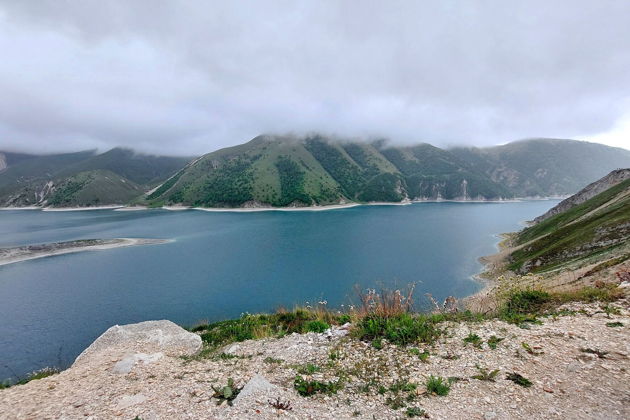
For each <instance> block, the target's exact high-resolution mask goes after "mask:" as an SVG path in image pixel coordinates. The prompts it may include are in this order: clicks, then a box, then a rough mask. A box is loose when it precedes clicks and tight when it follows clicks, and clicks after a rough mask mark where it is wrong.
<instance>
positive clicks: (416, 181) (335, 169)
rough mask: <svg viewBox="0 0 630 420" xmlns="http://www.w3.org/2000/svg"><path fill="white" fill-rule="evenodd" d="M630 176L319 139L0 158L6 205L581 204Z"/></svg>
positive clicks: (547, 154)
mask: <svg viewBox="0 0 630 420" xmlns="http://www.w3.org/2000/svg"><path fill="white" fill-rule="evenodd" d="M627 166H630V151H627V150H624V149H617V148H612V147H607V146H604V145H601V144H593V143H586V142H580V141H573V140H553V139H534V140H524V141H518V142H514V143H509V144H506V145H503V146H497V147H488V148H461V147H460V148H453V149H440V148H438V147H435V146H432V145H430V144H426V143H422V144H418V145H414V146H405V147H399V146H394V145H389V144H387V142H386V141H385V140H379V141H375V142H372V143H367V142H357V141H347V140H333V139H330V138H326V137H323V136H320V135H310V136H306V137H294V136H258V137H256V138H255V139H253V140H251V141H249V142H248V143H245V144H241V145H239V146H234V147H229V148H225V149H221V150H217V151H215V152H212V153H208V154H206V155H204V156H202V157H200V158H198V159H195V160H193V161H190V160H189V159H185V158H173V157H162V156H150V155H143V154H138V153H135V152H133V151H131V150H127V149H119V148H118V149H113V150H110V151H108V152H106V153H102V154H97V153H95V152H94V151H85V152H78V153H65V154H57V155H45V156H35V155H27V154H17V153H4V152H0V206H47V205H51V206H90V205H106V204H127V203H136V204H146V205H150V206H161V205H175V204H178V205H189V206H202V207H263V206H275V207H291V206H309V205H327V204H337V203H347V202H402V201H409V200H440V199H444V200H500V199H510V198H515V197H535V196H543V197H544V196H556V195H568V194H572V193H574V192H576V191H577V190H578V189H579V188H581V187H582V186H584V185H586V184H588V183H589V182H592V181H593V180H595V179H598V178H600V177H602V176H603V175H605V174H606V173H607V172H609V171H610V170H612V169H615V168H619V167H627Z"/></svg>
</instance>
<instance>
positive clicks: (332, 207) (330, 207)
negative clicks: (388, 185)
mask: <svg viewBox="0 0 630 420" xmlns="http://www.w3.org/2000/svg"><path fill="white" fill-rule="evenodd" d="M559 199H561V197H521V198H511V199H506V200H442V199H440V200H403V201H400V202H394V201H392V202H387V201H374V202H369V203H346V204H331V205H325V206H306V207H247V208H246V207H192V206H177V205H175V206H162V207H155V208H151V207H147V206H123V205H109V206H95V207H37V206H27V207H0V210H40V211H53V212H62V211H91V210H116V211H140V210H155V209H162V210H169V211H182V210H201V211H207V212H236V213H254V212H261V211H324V210H337V209H347V208H351V207H357V206H407V205H410V204H422V203H462V204H468V203H517V202H521V201H544V200H559Z"/></svg>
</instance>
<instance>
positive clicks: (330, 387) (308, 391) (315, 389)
mask: <svg viewBox="0 0 630 420" xmlns="http://www.w3.org/2000/svg"><path fill="white" fill-rule="evenodd" d="M293 387H294V388H295V390H296V391H297V392H298V394H300V395H301V396H303V397H309V396H311V395H315V394H318V393H319V394H336V393H337V391H339V390H340V389H341V388H343V384H342V382H341V379H339V380H337V381H334V382H333V381H330V382H322V381H308V380H306V379H304V378H302V377H301V376H300V375H297V376H296V377H295V381H294V382H293Z"/></svg>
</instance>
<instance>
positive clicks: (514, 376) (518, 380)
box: [505, 372, 532, 388]
mask: <svg viewBox="0 0 630 420" xmlns="http://www.w3.org/2000/svg"><path fill="white" fill-rule="evenodd" d="M505 378H506V379H509V380H510V381H512V382H514V383H515V384H517V385H520V386H522V387H525V388H529V387H530V386H532V382H531V381H530V380H529V379H527V378H526V377H524V376H523V375H521V374H518V373H516V372H512V373H508V374H507V376H506V377H505Z"/></svg>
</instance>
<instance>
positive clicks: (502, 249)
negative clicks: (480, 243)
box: [461, 232, 516, 312]
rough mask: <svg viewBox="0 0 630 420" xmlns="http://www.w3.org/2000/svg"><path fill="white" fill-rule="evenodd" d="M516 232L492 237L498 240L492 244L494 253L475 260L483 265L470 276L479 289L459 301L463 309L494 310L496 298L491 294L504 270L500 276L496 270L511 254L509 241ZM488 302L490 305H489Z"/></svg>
mask: <svg viewBox="0 0 630 420" xmlns="http://www.w3.org/2000/svg"><path fill="white" fill-rule="evenodd" d="M515 233H516V232H505V233H499V234H497V235H494V236H495V237H497V238H498V239H499V240H498V241H497V242H496V243H495V244H494V247H495V248H496V252H495V253H493V254H490V255H483V256H481V257H479V258H477V261H478V262H479V263H481V264H482V265H483V268H482V269H481V271H479V272H478V273H476V274H473V275H472V276H471V278H472V280H474V281H475V282H477V283H479V284H480V285H481V288H480V289H479V290H478V291H476V292H475V293H473V294H471V295H469V296H466V297H464V298H462V299H461V301H462V303H463V305H464V308H466V309H470V310H476V311H477V312H483V310H491V309H496V308H493V306H496V300H497V299H496V296H495V294H494V293H493V291H495V289H496V288H497V286H499V277H501V275H502V274H503V273H505V271H506V270H501V274H499V273H498V272H497V269H498V268H499V267H501V266H504V265H505V262H506V256H507V255H509V254H510V253H511V251H512V250H513V248H512V247H511V246H510V239H511V238H512V237H513V236H514V234H515ZM489 301H490V302H491V304H489Z"/></svg>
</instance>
